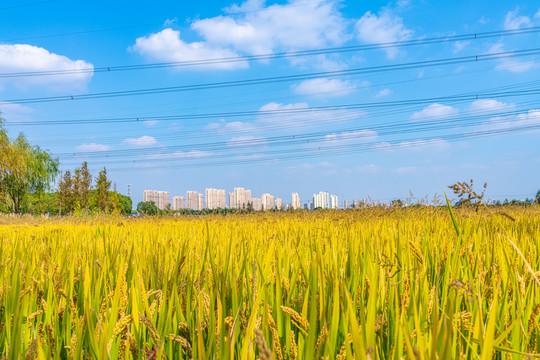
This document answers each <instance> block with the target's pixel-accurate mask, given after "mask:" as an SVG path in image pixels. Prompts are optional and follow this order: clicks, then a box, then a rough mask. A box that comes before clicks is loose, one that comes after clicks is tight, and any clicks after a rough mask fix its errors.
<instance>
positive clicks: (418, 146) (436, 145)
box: [373, 138, 450, 152]
mask: <svg viewBox="0 0 540 360" xmlns="http://www.w3.org/2000/svg"><path fill="white" fill-rule="evenodd" d="M373 148H374V150H385V151H390V152H393V151H415V152H419V151H420V152H443V151H447V150H448V149H450V143H449V142H448V141H446V140H444V139H442V138H435V139H429V140H424V139H417V140H409V141H402V142H399V143H394V144H391V143H389V142H380V143H378V144H376V145H374V146H373Z"/></svg>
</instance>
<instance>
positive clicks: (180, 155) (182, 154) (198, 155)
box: [142, 150, 215, 160]
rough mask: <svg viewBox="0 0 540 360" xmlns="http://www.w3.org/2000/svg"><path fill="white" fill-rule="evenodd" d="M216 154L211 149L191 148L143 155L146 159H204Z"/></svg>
mask: <svg viewBox="0 0 540 360" xmlns="http://www.w3.org/2000/svg"><path fill="white" fill-rule="evenodd" d="M214 155H215V154H214V153H212V152H209V151H202V150H190V151H173V152H168V153H161V152H159V153H153V154H147V155H144V156H142V157H143V158H144V159H152V160H168V159H202V158H209V157H212V156H214Z"/></svg>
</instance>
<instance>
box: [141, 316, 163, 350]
mask: <svg viewBox="0 0 540 360" xmlns="http://www.w3.org/2000/svg"><path fill="white" fill-rule="evenodd" d="M139 319H140V320H141V322H142V323H143V324H144V325H146V328H147V329H148V332H149V333H150V336H151V337H152V341H153V342H154V345H156V346H159V344H160V343H161V339H160V337H159V334H158V332H157V330H156V327H155V326H154V324H152V321H150V319H148V318H147V317H146V316H144V315H143V314H139Z"/></svg>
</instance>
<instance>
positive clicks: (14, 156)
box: [0, 118, 132, 215]
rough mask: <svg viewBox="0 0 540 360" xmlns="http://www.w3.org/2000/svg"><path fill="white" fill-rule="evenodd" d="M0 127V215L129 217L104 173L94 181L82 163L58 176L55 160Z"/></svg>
mask: <svg viewBox="0 0 540 360" xmlns="http://www.w3.org/2000/svg"><path fill="white" fill-rule="evenodd" d="M3 125H4V122H3V119H1V118H0V212H1V213H15V214H21V213H30V214H44V213H48V214H59V215H65V214H72V213H94V212H102V213H122V214H126V215H129V214H130V213H131V205H132V203H131V198H129V197H128V196H124V195H121V194H119V193H117V192H116V191H111V180H109V179H108V177H107V169H105V168H103V170H101V171H100V172H99V173H98V176H97V177H96V178H94V177H93V176H92V174H91V173H90V171H89V170H88V163H87V162H83V163H82V165H81V166H80V167H79V168H77V169H75V170H74V171H73V174H72V173H71V171H70V170H66V171H65V172H64V173H61V171H60V162H59V160H58V158H55V157H53V156H52V154H51V153H50V152H48V151H46V150H43V149H41V148H40V147H39V146H37V145H32V144H30V142H29V141H28V139H27V138H26V137H25V135H24V134H23V133H20V134H19V135H18V136H17V137H16V138H13V139H11V138H9V136H8V134H7V131H6V129H5V128H4V126H3ZM57 178H59V181H58V186H57V188H56V189H55V188H54V185H55V181H56V179H57Z"/></svg>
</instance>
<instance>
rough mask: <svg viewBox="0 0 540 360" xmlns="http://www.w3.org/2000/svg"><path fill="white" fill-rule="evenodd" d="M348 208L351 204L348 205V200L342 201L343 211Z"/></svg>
mask: <svg viewBox="0 0 540 360" xmlns="http://www.w3.org/2000/svg"><path fill="white" fill-rule="evenodd" d="M350 206H351V204H350V202H349V200H344V201H343V207H344V208H345V209H348V208H349V207H350Z"/></svg>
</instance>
